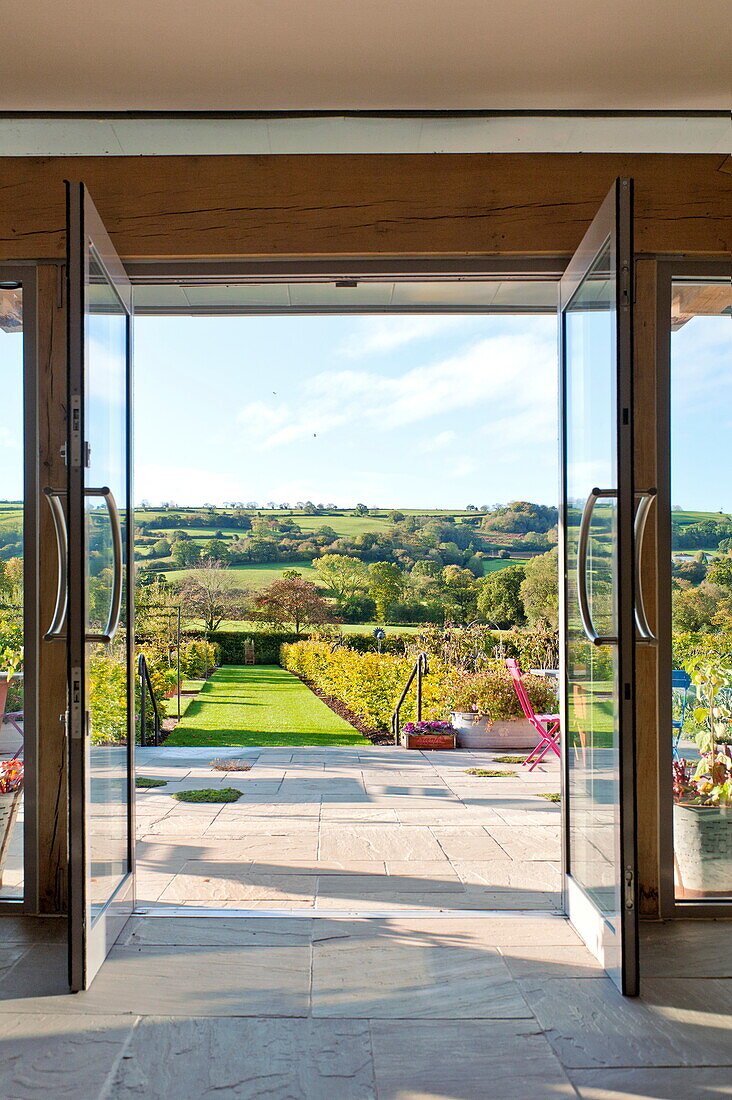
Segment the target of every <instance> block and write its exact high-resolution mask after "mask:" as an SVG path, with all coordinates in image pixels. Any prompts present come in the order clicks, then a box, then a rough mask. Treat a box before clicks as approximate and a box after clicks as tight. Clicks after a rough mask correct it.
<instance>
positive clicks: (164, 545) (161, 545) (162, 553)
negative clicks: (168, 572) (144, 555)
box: [150, 539, 170, 558]
mask: <svg viewBox="0 0 732 1100" xmlns="http://www.w3.org/2000/svg"><path fill="white" fill-rule="evenodd" d="M169 555H170V543H169V542H168V540H167V539H158V541H157V542H156V543H154V544H153V547H152V551H151V553H150V557H151V558H167V557H168V556H169Z"/></svg>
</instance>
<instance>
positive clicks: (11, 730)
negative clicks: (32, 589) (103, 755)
mask: <svg viewBox="0 0 732 1100" xmlns="http://www.w3.org/2000/svg"><path fill="white" fill-rule="evenodd" d="M0 395H1V396H0V408H2V410H3V416H2V422H1V423H0V900H3V901H6V900H8V899H10V898H12V899H22V897H23V764H22V757H23V291H22V288H21V287H17V286H0Z"/></svg>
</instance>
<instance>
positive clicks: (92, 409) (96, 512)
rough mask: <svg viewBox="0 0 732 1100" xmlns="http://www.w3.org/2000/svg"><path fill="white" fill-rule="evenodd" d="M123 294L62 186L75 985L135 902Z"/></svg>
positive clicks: (103, 239)
mask: <svg viewBox="0 0 732 1100" xmlns="http://www.w3.org/2000/svg"><path fill="white" fill-rule="evenodd" d="M131 307H132V295H131V287H130V284H129V281H128V280H127V277H126V275H125V274H124V269H123V268H122V265H121V263H120V261H119V259H118V257H117V256H116V254H115V252H114V249H113V247H112V245H111V242H110V240H109V238H108V236H107V234H106V232H105V230H104V227H103V225H102V223H101V221H100V220H99V216H98V214H97V213H96V210H95V209H94V206H93V204H92V203H91V200H90V199H89V197H88V195H87V194H86V192H85V190H84V188H83V185H81V184H70V185H69V334H70V341H69V346H70V363H69V386H70V394H69V407H70V413H71V415H70V419H69V439H68V443H67V454H68V456H69V462H68V466H69V484H68V544H69V578H68V585H69V602H68V639H69V681H70V682H69V691H70V716H69V733H70V742H69V743H70V757H69V767H70V779H69V789H70V816H71V838H70V852H69V873H70V904H71V921H72V927H71V938H70V945H71V946H70V974H71V985H72V988H74V989H84V988H87V986H88V985H89V983H90V982H91V980H92V979H93V977H94V974H95V973H96V971H97V970H98V968H99V966H100V965H101V963H102V962H103V961H104V958H105V957H106V954H107V952H108V950H109V948H110V947H111V946H112V944H113V943H114V941H115V939H116V937H117V935H118V933H119V930H120V928H121V925H122V923H123V922H124V920H125V919H126V917H127V916H128V915H129V913H130V912H131V910H132V906H133V901H134V890H133V885H134V875H133V867H134V847H133V836H134V834H133V805H134V782H133V775H134V768H133V748H134V736H133V731H134V722H133V699H134V687H133V685H134V680H133V672H132V650H133V630H132V629H131V624H132V623H133V607H132V588H133V586H132V584H131V583H129V582H130V580H131V577H130V568H131V562H132V555H131V554H130V542H131V524H130V516H131V513H130V507H131V495H130V471H131V456H130V396H131V381H130V369H131V346H130V335H131V328H130V322H131Z"/></svg>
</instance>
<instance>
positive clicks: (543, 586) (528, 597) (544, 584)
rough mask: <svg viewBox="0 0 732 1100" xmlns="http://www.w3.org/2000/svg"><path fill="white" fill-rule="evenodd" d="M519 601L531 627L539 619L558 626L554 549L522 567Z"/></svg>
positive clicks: (557, 576)
mask: <svg viewBox="0 0 732 1100" xmlns="http://www.w3.org/2000/svg"><path fill="white" fill-rule="evenodd" d="M524 569H525V571H526V576H525V577H524V579H523V581H522V582H521V599H522V600H523V603H524V610H525V611H526V618H527V619H528V621H529V623H530V624H531V625H532V626H533V625H534V624H535V623H537V622H538V621H539V620H540V619H543V620H545V621H546V622H548V623H550V624H551V625H552V626H553V627H557V626H558V625H559V554H558V551H557V549H556V547H555V548H554V549H553V550H548V551H547V553H546V554H538V555H537V556H536V557H535V558H532V559H531V561H528V562H527V563H526V565H525V566H524Z"/></svg>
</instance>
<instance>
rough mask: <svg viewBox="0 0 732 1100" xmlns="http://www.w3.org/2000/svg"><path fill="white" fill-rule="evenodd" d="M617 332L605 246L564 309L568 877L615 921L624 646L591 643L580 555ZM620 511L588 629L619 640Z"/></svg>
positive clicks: (598, 537) (608, 436) (599, 511)
mask: <svg viewBox="0 0 732 1100" xmlns="http://www.w3.org/2000/svg"><path fill="white" fill-rule="evenodd" d="M615 333H616V318H615V280H614V277H613V257H612V254H611V250H610V247H609V245H608V246H606V248H605V249H604V250H603V251H602V252H601V253H600V254H599V256H598V258H597V260H596V262H595V264H594V265H593V267H592V268H591V269H590V271H589V272H588V274H587V276H586V277H585V279H584V281H583V282H582V283H581V284H580V286H579V288H578V289H577V291H576V293H575V295H574V298H573V299H572V301H571V302H570V304H569V306H568V307H567V309H566V311H565V357H566V360H565V363H566V368H565V369H566V379H567V381H566V401H567V416H566V421H567V425H568V436H567V457H566V469H567V489H566V492H567V510H566V515H567V537H566V545H567V565H566V567H567V632H568V638H567V712H568V726H569V728H568V730H567V758H568V799H569V811H568V817H569V853H570V855H569V867H568V870H569V873H570V874H571V875H572V876H573V878H574V879H575V880H576V881H577V882H578V884H579V885H580V886H581V887H582V888H583V889H584V890H585V891H586V893H587V894H588V895H589V897H590V898H591V899H592V901H593V902H594V903H595V904H596V905H597V907H598V908H599V909H600V911H601V912H602V913H603V915H605V916H606V917H607V918H608V919H609V920H610V922H611V923H613V921H614V917H615V915H616V914H617V913H618V898H617V887H616V883H617V880H618V871H617V855H616V853H617V851H618V828H619V810H618V802H619V776H618V713H617V692H616V680H617V667H616V654H617V648H616V647H614V646H610V645H595V644H593V642H592V641H590V639H589V638H588V637H587V634H586V633H585V630H584V629H583V624H582V619H581V615H580V600H579V585H578V550H579V541H580V531H581V522H582V516H583V513H585V505H586V502H587V499H588V497H589V496H590V494H591V492H592V490H593V489H599V490H606V491H607V490H610V491H612V490H613V489H614V487H615V486H617V471H616V445H615V431H616V428H615V407H616V400H615V386H616V368H615V362H616V346H615V345H616V337H615ZM616 512H617V509H616V501H615V500H614V499H613V498H612V497H608V496H603V497H600V499H599V500H598V501H597V503H596V504H595V506H594V508H593V509H592V512H591V516H589V536H588V541H587V551H586V589H587V606H588V611H589V617H590V621H591V626H592V627H594V630H595V632H596V633H597V634H598V635H601V636H608V635H609V636H614V635H615V634H616V633H617V626H616V622H617V615H616V607H615V602H614V591H615V583H614V581H615V572H616V553H617V532H616V527H617V515H616ZM585 515H586V518H585V522H588V516H587V514H585Z"/></svg>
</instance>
